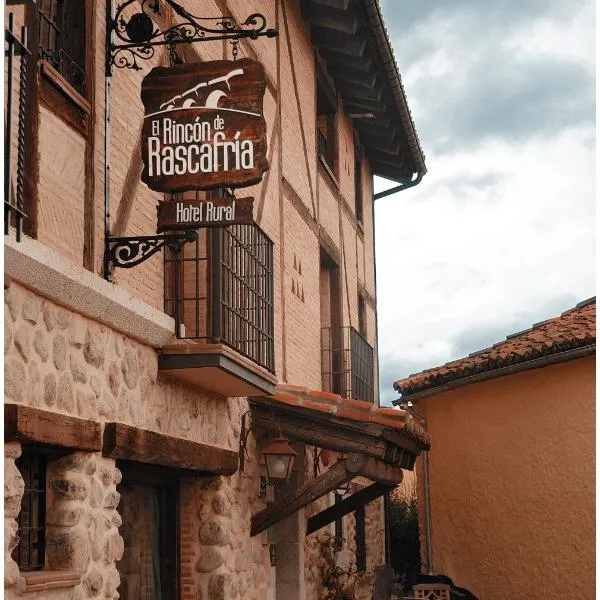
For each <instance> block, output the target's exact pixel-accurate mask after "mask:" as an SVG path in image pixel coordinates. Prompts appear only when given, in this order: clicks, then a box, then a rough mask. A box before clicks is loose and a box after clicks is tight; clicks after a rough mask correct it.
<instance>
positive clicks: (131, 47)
mask: <svg viewBox="0 0 600 600" xmlns="http://www.w3.org/2000/svg"><path fill="white" fill-rule="evenodd" d="M110 4H111V2H110V0H107V15H106V18H107V24H108V26H107V43H106V75H107V76H110V75H111V71H112V67H113V66H114V67H117V68H127V69H135V70H140V69H141V67H140V65H139V62H138V61H139V60H148V59H150V58H152V57H153V56H154V49H155V48H156V47H157V46H172V47H173V46H175V45H177V44H193V43H195V42H212V41H215V40H239V39H241V38H250V39H253V40H255V39H258V38H259V37H261V36H266V37H269V38H273V37H276V36H277V35H278V34H279V32H278V31H277V29H272V28H267V20H266V18H265V17H264V15H262V14H260V13H253V14H251V15H249V16H248V17H247V18H246V20H245V21H244V22H243V23H242V24H241V25H239V26H238V24H237V22H236V21H235V19H234V18H233V17H224V16H221V17H199V16H196V15H192V14H191V13H190V12H188V11H187V10H186V9H185V8H184V7H183V6H181V5H180V4H178V3H177V2H175V0H125V1H124V2H122V3H121V4H119V5H118V6H117V8H116V12H115V14H114V17H113V15H112V11H111V8H110ZM161 4H164V5H166V6H167V7H169V8H171V10H172V11H173V13H175V15H177V16H178V17H179V18H181V19H182V21H181V22H180V23H175V24H173V25H171V26H170V27H167V28H166V29H164V30H163V29H161V28H157V26H156V24H155V23H154V21H153V20H152V16H153V15H160V14H161ZM133 5H135V7H136V8H137V10H136V11H135V12H134V11H133V9H132V10H128V9H129V8H130V7H132V6H133ZM132 12H133V14H132ZM113 34H114V36H115V38H116V41H113Z"/></svg>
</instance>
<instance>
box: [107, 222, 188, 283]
mask: <svg viewBox="0 0 600 600" xmlns="http://www.w3.org/2000/svg"><path fill="white" fill-rule="evenodd" d="M197 237H198V232H197V231H194V230H188V231H185V232H182V233H168V234H160V235H147V236H139V237H109V238H108V239H107V242H106V251H105V256H104V269H105V274H106V275H107V274H108V272H109V268H110V266H111V265H112V266H114V267H120V268H122V269H130V268H131V267H135V266H137V265H139V264H140V263H143V262H144V261H145V260H148V259H149V258H150V257H151V256H153V255H154V254H156V253H157V252H159V251H160V250H162V248H164V247H167V248H169V249H170V250H173V251H174V252H179V251H180V250H181V248H182V247H183V246H184V244H187V243H188V242H193V241H195V240H196V239H197Z"/></svg>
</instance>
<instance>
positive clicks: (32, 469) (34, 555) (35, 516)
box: [12, 448, 47, 571]
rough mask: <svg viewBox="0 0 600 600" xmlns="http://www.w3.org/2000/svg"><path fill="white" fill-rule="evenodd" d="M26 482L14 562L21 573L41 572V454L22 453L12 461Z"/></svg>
mask: <svg viewBox="0 0 600 600" xmlns="http://www.w3.org/2000/svg"><path fill="white" fill-rule="evenodd" d="M15 462H16V465H17V467H18V469H19V471H20V472H21V475H22V477H23V480H24V481H25V491H24V493H23V500H22V502H21V512H20V513H19V516H18V519H17V525H18V531H17V534H18V536H19V543H18V544H17V546H16V548H15V549H14V550H13V553H12V557H13V560H14V561H15V562H16V563H17V564H18V565H19V569H20V570H21V571H37V570H40V569H43V568H44V564H45V560H46V557H45V552H46V466H47V459H46V456H45V455H44V454H42V453H39V452H35V451H34V450H32V449H25V448H24V449H23V453H22V454H21V456H20V457H19V458H18V459H17V460H16V461H15Z"/></svg>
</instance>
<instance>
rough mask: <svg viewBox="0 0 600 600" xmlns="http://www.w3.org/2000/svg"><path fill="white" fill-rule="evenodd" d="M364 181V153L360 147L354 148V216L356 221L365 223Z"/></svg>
mask: <svg viewBox="0 0 600 600" xmlns="http://www.w3.org/2000/svg"><path fill="white" fill-rule="evenodd" d="M362 188H363V179H362V153H361V150H360V146H355V147H354V214H355V215H356V219H357V220H358V221H360V222H361V223H362V222H363V189H362Z"/></svg>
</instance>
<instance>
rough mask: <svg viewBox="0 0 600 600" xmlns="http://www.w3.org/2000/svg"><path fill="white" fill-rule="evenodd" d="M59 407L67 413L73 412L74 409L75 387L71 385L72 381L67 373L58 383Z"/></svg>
mask: <svg viewBox="0 0 600 600" xmlns="http://www.w3.org/2000/svg"><path fill="white" fill-rule="evenodd" d="M57 396H58V398H57V400H58V402H57V405H58V407H59V408H62V409H64V410H66V411H67V412H69V413H71V412H73V408H74V399H73V386H72V384H71V379H70V378H69V376H68V375H67V373H63V374H62V375H61V376H60V380H59V382H58V393H57Z"/></svg>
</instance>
